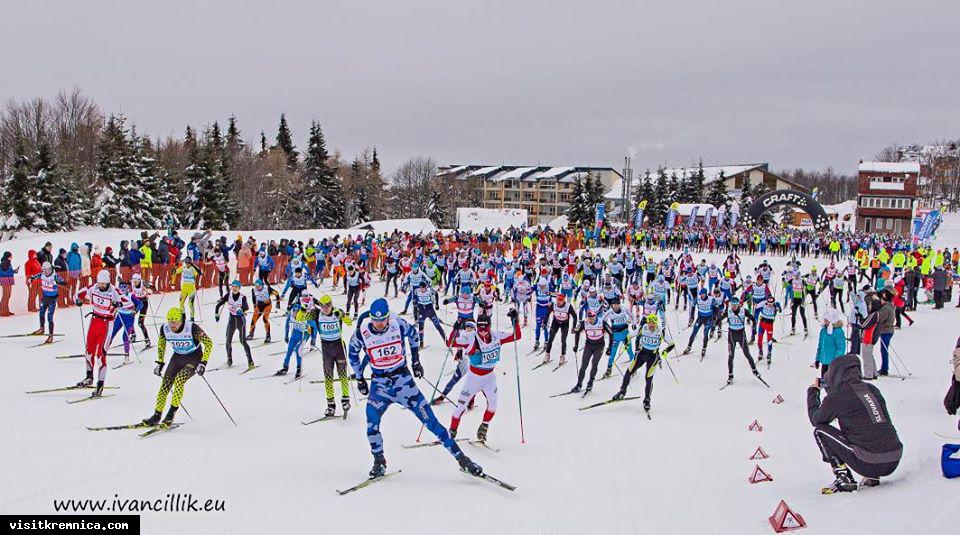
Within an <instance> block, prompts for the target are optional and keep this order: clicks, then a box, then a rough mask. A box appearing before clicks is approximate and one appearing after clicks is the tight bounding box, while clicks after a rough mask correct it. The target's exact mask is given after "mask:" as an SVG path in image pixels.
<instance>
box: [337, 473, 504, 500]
mask: <svg viewBox="0 0 960 535" xmlns="http://www.w3.org/2000/svg"><path fill="white" fill-rule="evenodd" d="M402 471H403V470H396V471H394V472H387V473H386V474H384V475H382V476H378V477H371V478H369V479H365V480H364V481H361V482H360V483H359V484H357V485H354V486H352V487H350V488H348V489H344V490H337V494H339V495H340V496H343V495H345V494H350V493H351V492H356V491H358V490H360V489H364V488H367V487H369V486H370V485H373V484H374V483H379V482H381V481H383V480H384V479H387V478H388V477H391V476H395V475H397V474H399V473H400V472H402ZM461 473H463V474H466V475H468V476H470V477H475V478H477V479H482V480H484V481H487V482H489V483H492V484H494V485H496V486H498V487H500V488H502V489H506V490H509V491H515V490H517V487H516V486H514V485H511V484H509V483H507V482H505V481H501V480H499V479H497V478H495V477H493V476H491V475H489V474H480V475H479V476H475V475H473V474H470V473H469V472H465V471H461Z"/></svg>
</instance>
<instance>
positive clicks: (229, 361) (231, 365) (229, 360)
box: [227, 357, 233, 368]
mask: <svg viewBox="0 0 960 535" xmlns="http://www.w3.org/2000/svg"><path fill="white" fill-rule="evenodd" d="M227 368H233V357H227Z"/></svg>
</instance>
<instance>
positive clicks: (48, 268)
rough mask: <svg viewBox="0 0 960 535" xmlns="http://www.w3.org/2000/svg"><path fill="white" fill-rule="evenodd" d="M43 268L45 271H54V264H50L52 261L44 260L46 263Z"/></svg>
mask: <svg viewBox="0 0 960 535" xmlns="http://www.w3.org/2000/svg"><path fill="white" fill-rule="evenodd" d="M43 270H44V271H53V266H52V265H50V262H44V263H43Z"/></svg>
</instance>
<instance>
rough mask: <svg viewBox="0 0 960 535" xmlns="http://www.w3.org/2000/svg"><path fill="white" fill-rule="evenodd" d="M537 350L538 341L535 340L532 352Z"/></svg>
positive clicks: (538, 347) (538, 346)
mask: <svg viewBox="0 0 960 535" xmlns="http://www.w3.org/2000/svg"><path fill="white" fill-rule="evenodd" d="M538 349H540V340H537V341H536V342H534V344H533V350H534V351H537V350H538Z"/></svg>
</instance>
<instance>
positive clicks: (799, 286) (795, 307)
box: [784, 270, 809, 338]
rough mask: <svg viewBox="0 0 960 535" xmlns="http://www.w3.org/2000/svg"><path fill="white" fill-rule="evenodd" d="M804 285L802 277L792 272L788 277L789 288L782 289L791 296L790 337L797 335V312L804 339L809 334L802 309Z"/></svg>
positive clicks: (804, 297)
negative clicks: (801, 323) (801, 324)
mask: <svg viewBox="0 0 960 535" xmlns="http://www.w3.org/2000/svg"><path fill="white" fill-rule="evenodd" d="M805 284H806V283H805V282H804V280H803V277H801V276H800V272H799V271H796V270H794V271H793V272H792V275H791V277H790V282H789V286H786V287H785V288H784V293H785V294H789V295H791V296H792V301H791V304H790V335H791V336H793V335H794V334H796V333H797V312H798V311H799V312H800V319H801V320H802V321H803V336H804V338H806V336H807V334H808V333H809V331H808V329H807V312H806V310H805V309H804V307H803V302H804V301H805V300H806V289H805V288H804V285H805Z"/></svg>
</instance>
